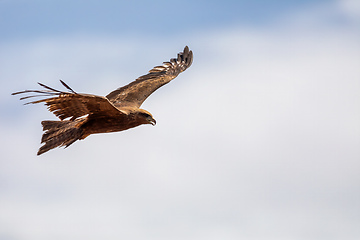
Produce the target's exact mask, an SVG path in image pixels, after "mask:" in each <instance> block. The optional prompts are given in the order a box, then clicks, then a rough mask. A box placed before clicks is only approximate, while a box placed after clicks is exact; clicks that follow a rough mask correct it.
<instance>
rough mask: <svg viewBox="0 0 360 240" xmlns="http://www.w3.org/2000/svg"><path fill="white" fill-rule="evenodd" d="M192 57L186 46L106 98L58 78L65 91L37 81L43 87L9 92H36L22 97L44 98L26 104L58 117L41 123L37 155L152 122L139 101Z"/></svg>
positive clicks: (184, 67)
mask: <svg viewBox="0 0 360 240" xmlns="http://www.w3.org/2000/svg"><path fill="white" fill-rule="evenodd" d="M192 60H193V54H192V51H189V48H188V47H187V46H186V47H185V48H184V51H183V52H180V53H179V54H178V56H177V58H172V59H170V61H169V62H164V63H163V65H162V66H156V67H154V68H153V69H151V70H150V71H149V73H148V74H146V75H143V76H141V77H139V78H138V79H136V80H135V81H133V82H131V83H130V84H128V85H126V86H124V87H121V88H118V89H116V90H114V91H112V92H111V93H109V94H108V95H107V96H106V97H102V96H96V95H92V94H83V93H77V92H75V91H74V90H72V89H71V88H70V87H69V86H68V85H67V84H66V83H64V82H63V81H61V80H60V82H61V83H62V84H63V85H64V87H65V88H67V90H68V92H64V91H59V90H56V89H54V88H51V87H48V86H46V85H44V84H42V83H38V84H39V85H40V86H42V87H44V88H45V89H46V90H25V91H21V92H16V93H13V94H12V95H16V94H24V93H35V95H30V96H25V97H22V98H20V99H21V100H23V99H27V98H32V97H47V98H44V99H41V100H37V101H32V102H29V103H26V104H30V103H31V104H35V103H44V104H45V105H46V106H48V109H49V111H50V112H52V113H54V114H55V116H57V117H58V118H59V119H60V120H61V121H42V122H41V124H42V126H43V130H44V134H43V136H42V139H41V143H44V145H43V146H41V147H40V149H39V151H38V153H37V154H38V155H40V154H43V153H45V152H47V151H49V150H51V149H53V148H55V147H61V146H65V148H66V147H68V146H70V145H71V144H72V143H74V142H75V141H77V140H81V139H85V138H86V137H87V136H89V135H91V134H95V133H107V132H118V131H123V130H126V129H129V128H133V127H136V126H139V125H142V124H152V125H155V124H156V121H155V119H154V118H153V116H152V115H151V113H149V112H148V111H146V110H144V109H141V108H140V106H141V104H142V103H143V102H144V101H145V100H146V98H147V97H149V96H150V95H151V94H152V93H153V92H154V91H155V90H157V89H158V88H160V87H161V86H163V85H165V84H167V83H169V82H170V81H171V80H172V79H174V78H175V77H177V75H179V73H181V72H183V71H185V70H186V69H187V68H188V67H190V65H191V63H192Z"/></svg>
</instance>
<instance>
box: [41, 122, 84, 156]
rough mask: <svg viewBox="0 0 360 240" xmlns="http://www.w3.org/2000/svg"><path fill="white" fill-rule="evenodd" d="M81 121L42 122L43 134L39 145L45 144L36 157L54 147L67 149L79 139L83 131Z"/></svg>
mask: <svg viewBox="0 0 360 240" xmlns="http://www.w3.org/2000/svg"><path fill="white" fill-rule="evenodd" d="M82 121H83V119H77V120H75V121H70V120H64V121H42V122H41V124H42V126H43V131H45V132H44V134H43V136H42V138H41V143H45V144H44V145H43V146H41V147H40V149H39V151H38V153H37V155H40V154H43V153H45V152H47V151H49V150H51V149H53V148H55V147H62V146H65V148H66V147H68V146H70V145H71V144H73V143H74V142H75V141H76V140H78V139H81V137H82V134H83V130H82V128H81V125H82Z"/></svg>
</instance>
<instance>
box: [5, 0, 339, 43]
mask: <svg viewBox="0 0 360 240" xmlns="http://www.w3.org/2000/svg"><path fill="white" fill-rule="evenodd" d="M325 2H333V1H323V0H320V1H319V0H318V1H310V0H304V1H285V0H276V1H264V0H261V1H259V0H257V1H222V2H220V1H186V0H185V1H172V2H171V3H169V2H168V1H81V0H80V1H79V0H75V1H1V5H2V6H1V9H0V15H1V17H0V21H1V25H0V27H1V30H2V39H9V40H12V39H14V38H23V37H26V38H28V37H42V36H48V35H63V34H78V33H92V34H111V35H122V36H123V35H124V34H125V35H127V34H135V35H138V34H146V35H150V36H158V35H163V36H169V35H175V36H176V35H177V34H184V33H187V32H189V31H199V30H200V31H201V30H203V29H204V28H205V29H211V28H223V27H226V28H228V27H231V26H238V25H248V26H263V25H265V26H266V25H267V24H269V23H272V22H274V21H276V20H279V19H281V17H282V16H284V15H286V14H288V13H289V12H292V11H294V10H298V9H303V8H307V7H308V6H309V5H314V4H315V5H317V4H321V3H325Z"/></svg>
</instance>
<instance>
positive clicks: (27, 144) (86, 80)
mask: <svg viewBox="0 0 360 240" xmlns="http://www.w3.org/2000/svg"><path fill="white" fill-rule="evenodd" d="M331 11H334V10H333V9H332V10H331ZM310 12H311V14H313V15H311V16H309V15H307V17H309V18H310V19H316V17H318V18H321V17H322V16H323V15H317V14H316V12H314V11H310ZM303 14H304V15H305V13H303ZM295 18H297V17H295ZM318 20H322V19H318ZM284 21H285V20H284ZM286 21H287V22H288V24H283V25H280V26H273V27H271V28H269V29H242V28H238V29H225V30H221V31H220V30H219V31H214V32H211V31H210V32H203V33H198V34H197V35H193V36H190V37H189V40H188V42H185V40H186V39H185V38H184V39H177V40H176V42H175V43H174V42H170V41H169V42H168V39H166V40H159V39H156V41H155V39H149V40H148V41H149V42H147V43H146V44H143V43H141V44H140V43H139V42H135V43H133V41H132V39H130V40H127V41H124V40H121V39H116V38H110V39H107V38H93V40H91V41H89V40H84V39H83V38H81V37H72V38H69V39H48V40H43V41H41V42H36V41H35V42H32V43H18V44H9V45H7V46H5V45H4V46H3V47H1V51H2V52H4V54H2V56H1V57H0V63H1V65H2V66H4V68H3V69H4V70H2V76H3V77H4V79H12V80H13V79H21V80H19V81H18V82H17V81H10V82H9V83H8V84H6V85H5V86H4V88H2V89H1V90H0V91H1V93H2V94H1V95H2V101H1V102H2V104H1V108H2V109H3V112H6V113H7V114H6V115H3V116H2V118H1V126H0V127H1V132H2V138H1V139H0V140H1V145H2V146H3V148H2V150H1V155H2V159H1V166H2V167H1V169H0V176H1V178H2V179H3V180H2V181H1V182H2V183H1V192H0V196H1V198H0V212H1V216H0V238H1V237H3V236H4V237H6V236H8V237H9V238H13V239H37V240H39V239H40V240H41V239H49V238H56V237H57V238H61V239H62V238H67V239H79V238H86V239H99V238H104V237H105V238H107V239H115V238H127V239H129V238H131V239H144V238H146V239H169V238H171V239H240V238H245V239H280V238H282V239H332V238H333V239H357V238H358V237H359V236H360V232H359V230H358V222H359V217H358V216H359V211H360V209H359V207H358V200H359V191H358V190H359V182H360V181H359V180H360V179H359V174H358V173H359V168H360V165H359V162H358V159H359V157H360V152H359V150H358V146H359V143H360V139H359V136H360V126H359V122H360V121H359V120H360V111H359V109H360V106H359V105H360V101H359V100H360V99H359V95H358V92H359V90H360V86H359V81H358V80H359V77H360V70H359V69H358V66H359V63H360V57H359V56H360V48H359V41H358V40H359V34H358V33H357V32H356V31H351V29H350V30H349V29H345V30H344V29H342V28H340V27H337V26H333V27H329V26H327V27H324V28H317V29H313V28H308V29H307V28H306V24H308V23H306V24H304V25H303V27H302V28H301V29H300V30H299V29H291V24H292V22H293V24H294V26H296V27H297V26H299V25H298V24H297V21H298V20H297V19H296V20H293V19H292V18H290V19H286ZM316 22H317V21H316ZM304 26H305V27H304ZM297 30H299V31H297ZM94 39H95V40H94ZM158 41H160V42H158ZM84 42H86V44H84ZM183 42H185V43H187V44H189V46H190V47H191V48H192V49H193V50H194V56H195V59H194V64H193V66H192V67H191V68H190V69H189V70H188V71H186V72H185V73H183V74H181V75H180V76H179V77H178V78H177V79H176V80H175V81H174V82H172V83H170V84H169V85H167V86H165V87H164V88H162V89H160V90H159V91H158V92H156V93H155V94H154V95H153V96H151V98H149V99H148V100H147V101H146V103H145V104H144V108H145V109H149V110H150V111H151V112H152V113H153V115H154V116H155V118H156V119H157V121H158V125H157V126H156V127H150V126H144V127H139V128H136V129H132V130H130V131H125V132H123V133H116V134H104V135H98V136H90V137H89V138H88V139H86V140H85V141H80V142H78V143H75V144H74V145H73V146H71V147H69V148H68V149H66V150H62V149H55V150H52V151H50V152H49V153H46V154H45V155H43V156H41V157H35V153H36V150H37V149H36V148H37V147H38V146H39V145H38V140H39V139H40V136H41V129H40V124H39V122H40V121H41V120H42V119H44V118H47V119H48V118H53V117H52V116H51V114H49V113H46V111H45V108H44V107H42V106H26V107H23V106H21V105H20V103H19V102H18V101H17V100H15V98H14V97H11V96H9V92H11V91H15V90H21V89H23V88H32V87H35V85H34V84H35V82H37V81H40V82H46V83H47V84H49V85H54V86H59V85H57V83H56V80H57V79H58V78H63V79H64V80H65V81H66V82H68V83H69V85H70V86H73V87H74V88H75V89H76V90H78V91H80V92H82V91H83V92H91V93H97V94H106V93H107V91H110V90H112V88H116V87H118V86H121V85H123V84H126V83H127V82H128V81H130V80H129V79H132V78H135V77H137V76H138V75H140V74H143V73H145V71H146V70H148V69H150V68H151V67H153V66H154V65H156V64H159V63H161V61H165V60H167V59H168V58H170V57H173V55H174V54H175V52H174V54H172V55H168V54H169V53H171V52H173V51H178V50H181V47H182V46H183V45H184V44H183ZM159 45H161V47H160V46H159ZM174 45H175V46H176V47H174ZM177 46H180V48H179V49H178V48H177ZM158 51H160V52H158ZM163 56H165V58H164V57H163ZM135 63H136V64H135ZM15 67H16V68H15ZM62 74H66V75H65V76H64V75H62ZM99 79H100V80H99Z"/></svg>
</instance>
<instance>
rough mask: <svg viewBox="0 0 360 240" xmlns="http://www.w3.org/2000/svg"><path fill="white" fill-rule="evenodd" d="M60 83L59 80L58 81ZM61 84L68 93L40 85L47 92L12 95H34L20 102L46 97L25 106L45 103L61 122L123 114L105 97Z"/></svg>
mask: <svg viewBox="0 0 360 240" xmlns="http://www.w3.org/2000/svg"><path fill="white" fill-rule="evenodd" d="M60 81H61V80H60ZM61 83H62V84H63V85H64V86H65V87H66V88H67V89H68V90H69V91H70V92H63V91H59V90H56V89H54V88H51V87H48V86H46V85H44V84H42V83H39V85H40V86H42V87H44V88H46V89H47V90H25V91H21V92H16V93H13V94H12V95H17V94H24V93H35V95H30V96H25V97H22V98H20V99H21V100H23V99H27V98H32V97H47V98H45V99H41V100H37V101H32V102H28V103H26V104H35V103H42V102H43V103H45V105H46V106H48V109H49V111H50V112H52V113H54V114H55V116H57V117H58V118H60V119H61V120H63V119H66V118H70V120H75V119H77V118H79V117H81V116H85V115H88V114H89V115H104V116H116V115H119V116H120V115H123V114H124V113H123V112H122V111H121V110H119V109H118V108H116V107H115V106H114V105H113V104H112V103H111V102H109V100H108V99H107V98H105V97H101V96H96V95H91V94H81V93H76V92H75V91H74V90H72V89H71V88H70V87H69V86H68V85H66V84H65V83H64V82H63V81H61Z"/></svg>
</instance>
